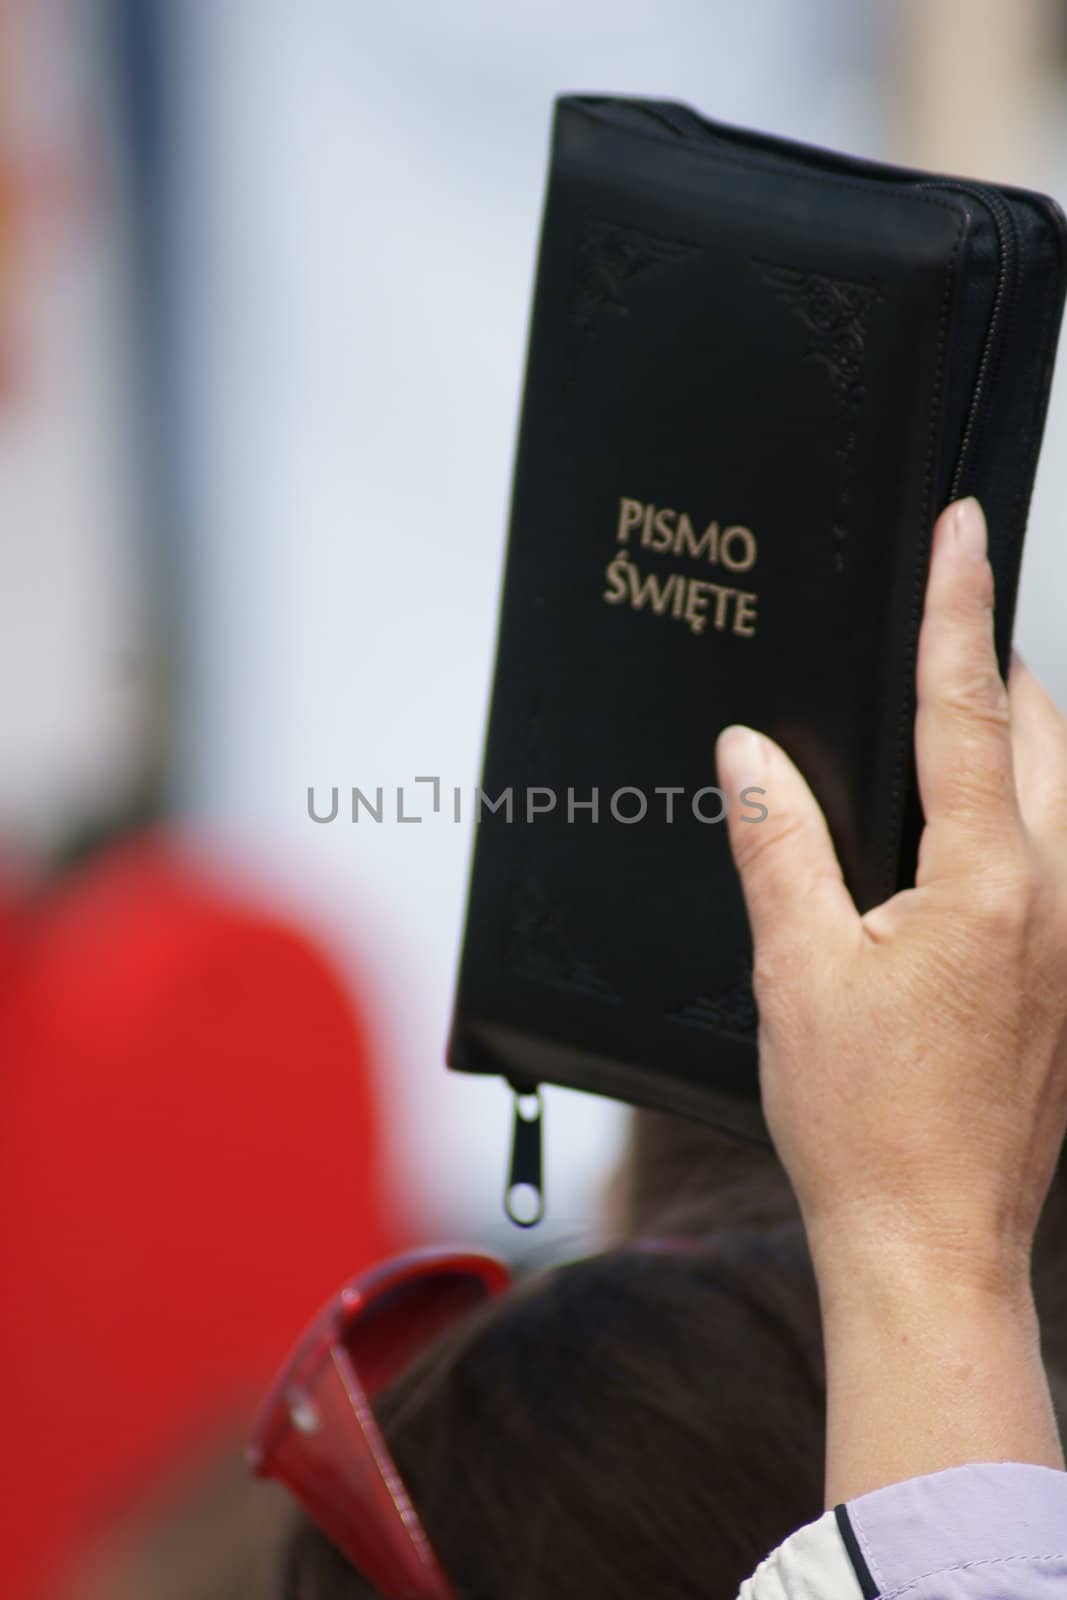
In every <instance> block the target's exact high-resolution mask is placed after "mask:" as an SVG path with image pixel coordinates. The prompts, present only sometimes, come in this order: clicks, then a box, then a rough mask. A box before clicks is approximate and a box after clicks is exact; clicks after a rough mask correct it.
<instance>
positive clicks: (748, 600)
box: [734, 589, 757, 639]
mask: <svg viewBox="0 0 1067 1600" xmlns="http://www.w3.org/2000/svg"><path fill="white" fill-rule="evenodd" d="M756 599H757V596H756V595H754V594H749V593H747V592H746V591H745V590H744V589H741V590H739V591H738V595H737V605H736V607H735V608H734V632H735V633H739V634H740V635H741V637H742V638H743V639H751V638H753V637H754V635H755V632H756Z"/></svg>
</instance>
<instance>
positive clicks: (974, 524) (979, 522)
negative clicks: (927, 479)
mask: <svg viewBox="0 0 1067 1600" xmlns="http://www.w3.org/2000/svg"><path fill="white" fill-rule="evenodd" d="M952 539H953V543H954V544H955V546H956V549H957V550H958V551H959V553H960V555H961V556H963V557H964V558H965V559H966V560H968V561H984V560H985V556H986V522H985V513H984V511H983V510H982V508H981V506H980V505H979V504H978V501H977V500H976V499H975V498H974V496H973V495H968V497H967V499H966V500H958V501H957V502H956V504H955V505H954V506H953V508H952Z"/></svg>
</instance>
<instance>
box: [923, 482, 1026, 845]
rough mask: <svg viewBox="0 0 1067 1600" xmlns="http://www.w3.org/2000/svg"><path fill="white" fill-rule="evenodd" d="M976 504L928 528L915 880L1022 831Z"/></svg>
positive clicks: (951, 511)
mask: <svg viewBox="0 0 1067 1600" xmlns="http://www.w3.org/2000/svg"><path fill="white" fill-rule="evenodd" d="M986 544H987V532H986V521H985V516H984V514H983V512H982V508H981V506H980V505H979V504H978V501H977V500H973V499H971V500H961V501H958V502H957V503H956V504H954V505H951V506H949V507H948V508H947V510H945V511H944V512H942V514H941V516H940V517H939V518H938V521H937V525H936V527H935V529H934V540H933V550H932V553H931V558H930V576H929V580H928V583H927V589H926V605H925V609H924V612H923V621H922V628H921V631H920V635H919V656H918V667H917V673H916V694H917V710H916V718H915V758H916V765H917V769H918V779H919V792H920V795H921V798H922V805H923V812H924V815H925V818H926V832H925V833H924V835H923V845H922V861H923V875H924V876H925V877H929V876H930V875H931V873H937V872H940V871H942V870H945V869H948V870H952V868H953V866H954V865H955V864H956V863H958V862H959V861H960V860H961V859H966V860H967V861H968V862H973V860H974V855H975V847H976V846H981V847H983V848H985V849H988V848H989V847H990V846H995V845H996V843H997V842H998V841H1002V840H1007V839H1008V838H1010V837H1012V836H1013V835H1014V834H1016V833H1017V832H1018V829H1019V827H1020V814H1019V804H1018V799H1017V796H1016V790H1015V773H1014V765H1013V757H1012V740H1011V710H1010V702H1009V699H1008V691H1007V689H1006V687H1005V685H1004V681H1003V679H1002V678H1001V675H1000V670H999V668H998V666H997V659H996V651H995V649H994V645H993V573H992V569H991V568H990V565H989V561H988V559H987V555H986Z"/></svg>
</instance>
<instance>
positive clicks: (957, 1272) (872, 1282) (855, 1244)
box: [808, 1220, 1033, 1316]
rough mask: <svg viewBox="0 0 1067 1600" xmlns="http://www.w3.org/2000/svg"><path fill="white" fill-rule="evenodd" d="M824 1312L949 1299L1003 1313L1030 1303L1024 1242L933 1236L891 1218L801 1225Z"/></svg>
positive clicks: (973, 1234)
mask: <svg viewBox="0 0 1067 1600" xmlns="http://www.w3.org/2000/svg"><path fill="white" fill-rule="evenodd" d="M808 1239H809V1244H810V1247H811V1254H812V1261H813V1264H814V1267H815V1275H816V1279H817V1281H818V1285H819V1294H820V1298H821V1300H822V1304H823V1310H824V1314H828V1313H829V1312H831V1311H834V1310H843V1309H845V1308H847V1307H850V1306H857V1307H862V1306H869V1307H873V1308H876V1309H877V1310H878V1311H879V1312H881V1313H882V1314H885V1313H887V1312H889V1311H891V1310H892V1309H893V1308H896V1307H900V1306H901V1305H902V1304H906V1303H910V1302H918V1303H927V1302H930V1301H935V1302H937V1303H944V1304H948V1303H952V1304H954V1305H957V1306H958V1307H959V1308H960V1309H961V1310H963V1309H965V1308H967V1307H968V1306H971V1307H973V1308H974V1309H975V1310H976V1311H978V1310H988V1311H989V1312H990V1313H992V1312H994V1311H996V1310H997V1309H998V1308H1003V1309H1004V1310H1006V1311H1007V1313H1008V1314H1009V1315H1013V1316H1018V1315H1020V1314H1026V1313H1029V1312H1031V1311H1032V1309H1033V1292H1032V1288H1031V1281H1030V1250H1029V1247H1028V1246H1025V1245H1023V1244H1021V1243H1019V1242H1016V1241H1011V1240H1005V1239H995V1238H993V1237H991V1236H989V1235H983V1234H982V1233H981V1231H980V1230H974V1231H963V1232H961V1234H960V1235H959V1236H958V1237H956V1238H952V1237H950V1236H948V1235H943V1236H942V1237H940V1238H939V1239H938V1240H937V1241H936V1242H932V1241H930V1240H928V1239H925V1238H922V1237H918V1236H916V1235H915V1234H914V1233H910V1232H906V1231H904V1230H900V1229H894V1228H892V1227H890V1226H886V1225H884V1224H883V1225H881V1226H879V1227H877V1228H872V1227H867V1226H863V1225H861V1224H857V1223H856V1222H855V1221H854V1220H853V1221H851V1222H850V1223H849V1224H847V1225H846V1224H842V1223H838V1224H837V1225H836V1226H833V1227H830V1228H828V1229H826V1230H820V1229H819V1228H817V1227H811V1226H809V1228H808Z"/></svg>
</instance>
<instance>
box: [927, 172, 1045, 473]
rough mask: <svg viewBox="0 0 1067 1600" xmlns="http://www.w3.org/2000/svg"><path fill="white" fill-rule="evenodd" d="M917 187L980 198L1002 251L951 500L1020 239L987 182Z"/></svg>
mask: <svg viewBox="0 0 1067 1600" xmlns="http://www.w3.org/2000/svg"><path fill="white" fill-rule="evenodd" d="M915 187H916V188H917V189H947V190H950V191H952V192H954V193H956V194H965V195H970V197H971V198H972V199H974V200H977V201H979V202H980V203H981V204H982V205H984V206H985V208H986V210H987V211H988V212H989V214H990V216H991V217H992V219H993V226H994V227H995V229H996V232H997V244H998V248H999V253H1000V263H999V268H1000V270H999V274H998V277H997V288H996V293H995V295H994V297H993V309H992V311H991V312H990V314H989V326H988V327H987V328H986V336H985V342H984V344H983V346H982V355H981V359H980V360H979V363H978V375H977V377H976V378H975V382H974V389H973V391H972V393H971V403H970V406H969V407H968V411H967V420H966V422H965V423H964V428H963V438H962V440H961V441H960V450H959V455H958V456H957V457H956V466H955V470H954V471H953V474H952V483H951V486H950V488H949V496H948V497H949V500H950V501H951V500H958V499H959V496H960V490H961V489H962V487H963V483H964V479H965V477H966V474H967V470H968V468H969V467H970V464H971V463H970V458H971V455H972V453H973V451H974V448H975V445H976V443H977V441H978V439H979V437H980V433H981V423H982V421H983V415H982V414H983V410H984V407H985V405H986V399H987V395H988V391H989V381H990V376H991V373H992V368H993V359H994V356H995V355H996V353H997V347H998V344H999V342H1000V338H1001V334H1002V331H1003V328H1004V324H1005V323H1006V321H1007V318H1008V311H1009V309H1010V304H1011V298H1012V291H1013V289H1014V287H1015V276H1016V271H1017V266H1018V256H1019V240H1018V236H1017V234H1016V232H1015V219H1014V217H1013V216H1012V214H1011V211H1010V209H1009V207H1008V206H1007V205H1006V204H1005V202H1004V200H1003V199H1002V198H1001V196H1000V195H999V194H998V193H997V192H996V190H995V189H987V188H986V187H985V185H984V184H977V183H956V182H953V181H951V180H945V181H943V182H942V181H938V182H935V183H919V184H916V186H915Z"/></svg>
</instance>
